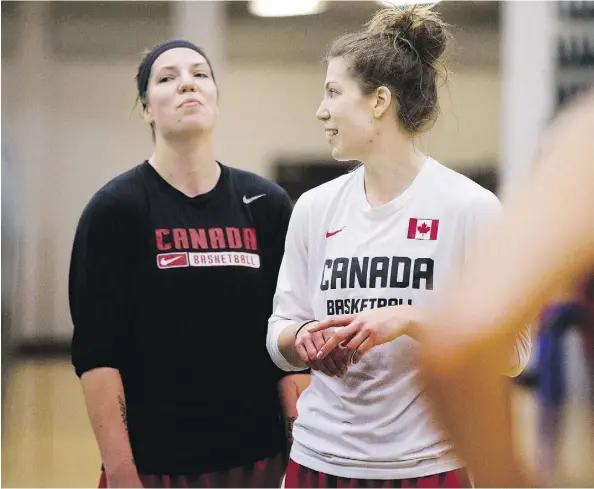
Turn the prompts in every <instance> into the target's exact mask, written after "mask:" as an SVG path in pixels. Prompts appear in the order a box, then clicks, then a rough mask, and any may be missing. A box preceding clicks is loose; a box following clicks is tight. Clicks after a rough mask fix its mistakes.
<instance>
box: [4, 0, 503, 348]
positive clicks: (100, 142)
mask: <svg viewBox="0 0 594 489" xmlns="http://www.w3.org/2000/svg"><path fill="white" fill-rule="evenodd" d="M31 5H37V6H39V5H43V3H32V4H31ZM28 8H31V9H33V8H38V7H31V6H30V7H28ZM30 19H33V20H35V19H37V20H35V21H34V22H33V21H32V22H29V23H28V24H27V25H24V26H22V27H23V29H24V32H23V33H22V34H21V35H22V37H23V38H24V37H27V38H28V39H30V40H29V41H27V42H28V44H26V45H25V47H19V50H20V54H19V51H17V52H16V54H14V53H13V55H11V56H8V57H3V60H2V68H3V70H2V72H3V73H2V75H3V76H2V136H3V138H2V139H3V143H8V144H10V147H11V150H12V154H13V158H14V160H15V162H17V166H18V170H19V173H20V175H21V181H22V192H20V193H19V194H20V200H21V203H22V213H23V214H24V215H25V216H26V217H25V219H24V221H23V229H24V241H23V246H22V249H21V252H22V258H23V259H24V262H25V267H24V270H23V280H24V283H23V286H22V288H21V289H20V291H19V299H20V306H21V307H20V310H21V321H20V323H21V326H20V328H21V331H22V334H23V336H25V337H40V336H49V337H51V338H56V337H61V338H66V339H68V338H69V336H70V334H71V323H70V316H69V312H68V302H67V272H68V261H69V254H70V248H71V244H72V237H73V233H74V229H75V226H76V222H77V220H78V218H79V216H80V213H81V211H82V208H83V206H84V205H85V204H86V202H87V201H88V199H89V198H90V196H91V195H92V194H93V192H95V191H96V190H97V189H98V188H99V187H100V186H101V185H102V184H103V183H105V182H106V181H107V180H108V179H109V178H111V177H113V176H115V175H117V174H118V173H120V172H122V171H125V170H126V169H128V168H130V167H132V166H133V165H135V164H137V163H138V162H140V161H141V160H142V159H143V158H146V157H148V156H149V155H150V152H151V146H150V142H151V141H150V133H149V131H148V129H147V127H145V125H144V123H143V122H142V120H141V119H140V116H139V114H138V112H137V111H133V105H134V100H135V92H134V82H133V76H134V70H135V67H136V58H135V57H125V56H122V57H117V56H114V58H113V59H109V61H107V60H105V59H102V58H101V57H100V56H96V57H88V58H85V57H82V56H78V57H77V56H72V55H71V56H66V57H55V56H52V52H51V49H50V48H49V47H48V45H47V44H46V43H45V41H44V42H43V43H41V42H40V40H43V39H45V38H43V37H42V34H40V32H41V31H40V26H41V25H42V24H43V22H46V21H44V19H43V16H38V17H35V16H33V17H31V18H30ZM89 22H91V23H92V21H89ZM155 22H157V21H155ZM155 26H156V27H155ZM155 26H153V27H154V30H156V31H157V32H156V33H153V34H154V36H158V35H159V32H158V29H161V30H162V35H163V37H165V36H166V35H167V33H168V27H167V26H166V25H165V24H158V23H156V24H155ZM85 28H88V29H91V30H92V29H96V28H97V29H98V27H96V26H93V25H90V24H89V25H88V26H86V27H85V26H81V27H80V29H83V30H84V29H85ZM108 28H109V26H107V27H106V26H102V27H101V29H108ZM71 31H72V29H71ZM116 31H117V33H118V35H120V36H123V37H125V32H126V30H125V29H122V28H121V25H120V24H118V28H117V29H115V28H114V32H116ZM228 32H229V33H230V34H229V36H233V35H235V36H239V35H242V33H244V34H243V35H245V36H246V37H245V39H237V38H234V39H233V43H234V44H235V45H237V44H240V45H241V44H242V43H250V42H251V43H255V42H260V43H261V42H262V41H261V38H259V40H257V41H256V40H254V39H253V36H254V35H253V33H250V31H249V30H245V29H244V30H242V29H238V30H235V31H234V30H233V29H228ZM233 32H235V34H233ZM246 33H248V34H246ZM93 35H99V34H96V33H93V32H90V33H88V36H93ZM102 35H103V34H102ZM130 35H135V34H134V32H132V34H130ZM262 35H263V36H264V38H265V39H266V42H267V43H275V42H290V39H286V38H285V39H276V40H275V39H273V38H270V37H267V36H266V34H265V33H263V34H262ZM36 36H37V37H36ZM489 36H491V37H489ZM31 39H32V40H31ZM35 39H37V42H38V44H37V45H36V44H35ZM473 39H474V42H478V41H477V39H478V40H480V41H481V42H482V43H483V44H487V45H488V44H489V43H491V44H492V43H493V42H496V39H495V38H494V37H493V36H492V34H490V33H486V34H485V35H484V36H483V37H482V38H481V35H480V33H475V34H474V38H473ZM118 42H120V43H121V42H125V39H122V38H120V39H118ZM136 42H137V41H136ZM460 42H461V41H460V39H459V43H460ZM42 44H43V46H42V49H39V47H40V46H41V45H42ZM149 45H150V44H149ZM323 48H324V47H323V45H321V46H320V55H321V54H322V53H323ZM224 66H225V71H224V73H221V74H220V75H221V76H220V77H219V78H220V88H221V113H222V116H221V121H220V125H219V128H218V131H217V137H216V141H217V149H218V155H219V158H220V159H221V160H222V161H223V162H225V163H227V164H230V165H232V166H238V167H242V168H246V169H249V170H252V171H255V172H257V173H260V174H262V175H266V176H270V175H271V165H272V164H273V162H274V161H275V159H276V158H279V157H284V158H285V159H286V158H287V157H289V158H295V159H299V158H307V157H316V156H317V157H320V156H321V157H328V156H329V150H328V146H327V143H326V140H325V137H324V134H323V132H322V128H321V123H319V122H318V121H316V119H315V111H316V108H317V106H318V104H319V101H320V97H321V95H322V86H323V79H324V70H323V67H322V65H321V64H320V62H319V59H313V60H312V61H311V62H310V63H304V62H286V63H279V62H277V61H271V62H269V63H265V62H261V61H259V62H257V63H254V62H252V61H251V60H249V59H238V57H230V59H228V60H227V61H226V63H225V65H224ZM499 90H500V80H499V75H498V72H497V70H493V69H481V68H477V67H472V66H468V67H463V66H462V67H457V69H456V74H455V75H454V76H453V77H451V79H450V82H449V85H448V86H447V87H446V88H445V89H444V90H442V97H441V98H442V108H443V116H442V118H441V119H440V121H439V122H438V124H437V125H436V127H435V128H434V130H433V131H432V133H430V134H429V135H428V136H427V137H425V138H424V139H425V140H424V144H425V147H426V148H427V149H428V151H429V152H430V153H431V154H432V155H433V156H434V157H436V158H438V159H440V160H441V161H443V162H444V163H445V164H448V165H451V166H459V165H462V166H468V165H480V164H485V163H495V164H496V163H497V160H498V155H499V123H498V121H499Z"/></svg>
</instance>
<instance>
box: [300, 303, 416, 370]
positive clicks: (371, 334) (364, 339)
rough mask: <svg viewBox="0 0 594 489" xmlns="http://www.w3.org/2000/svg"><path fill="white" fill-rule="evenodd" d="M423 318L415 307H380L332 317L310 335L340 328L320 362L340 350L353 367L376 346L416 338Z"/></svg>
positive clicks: (326, 345)
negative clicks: (415, 335)
mask: <svg viewBox="0 0 594 489" xmlns="http://www.w3.org/2000/svg"><path fill="white" fill-rule="evenodd" d="M421 316H422V315H421V311H420V310H419V309H418V308H416V307H413V306H408V305H406V306H389V307H381V308H378V309H370V310H368V311H363V312H360V313H358V314H349V315H343V316H333V317H331V318H328V319H326V320H324V321H320V322H319V323H318V324H317V325H316V326H314V327H313V328H311V329H310V331H311V332H312V333H314V332H316V331H322V330H325V329H328V328H337V329H336V331H335V332H334V334H333V335H332V336H331V337H330V338H329V339H328V341H326V343H325V344H324V346H323V347H322V348H321V349H320V350H319V352H318V359H322V358H324V357H326V356H327V355H328V354H329V353H330V352H332V351H333V350H334V349H335V348H339V349H341V350H345V353H347V354H348V355H349V356H350V357H351V362H352V363H357V362H359V361H360V360H361V357H362V356H363V355H364V354H365V353H367V352H368V351H369V350H371V349H372V348H373V347H374V346H378V345H383V344H384V343H388V342H389V341H392V340H395V339H396V338H398V337H399V336H402V335H404V334H409V335H411V336H414V334H412V333H413V331H414V330H415V329H416V327H417V326H418V325H419V323H420V322H421ZM347 358H348V357H347Z"/></svg>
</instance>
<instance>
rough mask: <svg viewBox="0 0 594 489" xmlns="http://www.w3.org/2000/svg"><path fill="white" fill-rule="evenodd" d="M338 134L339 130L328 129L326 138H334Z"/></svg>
mask: <svg viewBox="0 0 594 489" xmlns="http://www.w3.org/2000/svg"><path fill="white" fill-rule="evenodd" d="M337 134H338V129H326V137H328V138H333V137H334V136H336V135H337Z"/></svg>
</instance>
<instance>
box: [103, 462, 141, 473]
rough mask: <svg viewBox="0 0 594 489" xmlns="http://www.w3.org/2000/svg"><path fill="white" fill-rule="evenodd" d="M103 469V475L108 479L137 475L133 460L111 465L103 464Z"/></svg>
mask: <svg viewBox="0 0 594 489" xmlns="http://www.w3.org/2000/svg"><path fill="white" fill-rule="evenodd" d="M103 468H104V470H105V474H106V475H107V476H108V477H111V476H117V477H124V476H134V475H138V470H137V469H136V465H135V464H134V461H133V460H123V461H122V460H119V461H117V462H113V463H105V462H104V463H103Z"/></svg>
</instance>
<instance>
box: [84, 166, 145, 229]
mask: <svg viewBox="0 0 594 489" xmlns="http://www.w3.org/2000/svg"><path fill="white" fill-rule="evenodd" d="M142 171H143V167H142V164H140V165H137V166H135V167H134V168H132V169H130V170H128V171H126V172H124V173H121V174H120V175H117V176H116V177H114V178H112V179H111V180H109V181H108V182H107V183H105V184H104V185H103V186H102V187H100V188H99V189H98V190H97V191H96V192H95V193H94V194H93V195H92V196H91V198H90V199H89V201H88V203H87V204H86V206H85V207H84V209H83V212H82V215H81V223H85V222H89V221H95V220H102V219H105V220H109V219H113V220H116V221H121V220H122V219H125V218H126V217H127V216H129V215H130V214H131V213H133V212H134V211H135V209H136V208H137V206H138V203H139V202H140V201H141V200H142V193H141V192H142V188H143V187H142Z"/></svg>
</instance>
